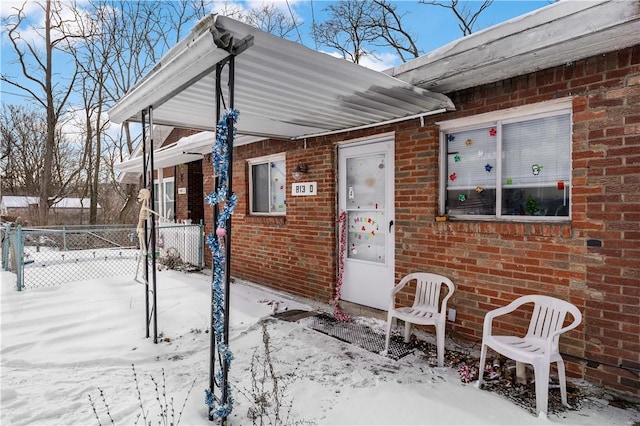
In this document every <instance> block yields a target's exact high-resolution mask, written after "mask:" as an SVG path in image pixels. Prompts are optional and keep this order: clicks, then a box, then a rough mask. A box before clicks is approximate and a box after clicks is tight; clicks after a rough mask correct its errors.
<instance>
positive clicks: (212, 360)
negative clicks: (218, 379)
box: [209, 63, 223, 421]
mask: <svg viewBox="0 0 640 426" xmlns="http://www.w3.org/2000/svg"><path fill="white" fill-rule="evenodd" d="M222 68H223V66H222V65H221V64H220V63H218V64H216V83H217V84H216V124H217V123H218V121H219V120H220V98H221V97H222V92H221V89H220V83H219V82H220V76H221V75H222ZM216 137H217V135H216ZM213 173H214V176H213V191H217V190H218V176H216V175H215V166H214V171H213ZM219 213H220V212H219V207H218V204H214V206H213V224H212V228H213V230H214V234H213V235H214V236H213V238H216V237H215V229H216V227H217V226H218V215H219ZM214 262H215V259H214V258H213V253H212V256H211V316H210V318H211V329H210V330H209V334H210V343H209V389H210V390H211V392H212V393H214V391H215V385H216V384H215V370H216V339H215V328H214V326H213V305H214V303H215V302H214V290H213V280H215V273H216V272H215V263H214ZM212 420H213V415H212V414H211V413H209V421H212Z"/></svg>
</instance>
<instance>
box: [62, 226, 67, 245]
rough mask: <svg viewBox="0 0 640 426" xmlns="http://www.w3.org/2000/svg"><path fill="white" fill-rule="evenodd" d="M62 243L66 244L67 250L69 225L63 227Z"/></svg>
mask: <svg viewBox="0 0 640 426" xmlns="http://www.w3.org/2000/svg"><path fill="white" fill-rule="evenodd" d="M62 245H63V246H64V251H67V227H66V226H63V227H62Z"/></svg>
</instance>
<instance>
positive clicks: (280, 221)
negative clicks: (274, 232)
mask: <svg viewBox="0 0 640 426" xmlns="http://www.w3.org/2000/svg"><path fill="white" fill-rule="evenodd" d="M244 223H249V224H256V225H286V224H287V217H286V216H245V217H244Z"/></svg>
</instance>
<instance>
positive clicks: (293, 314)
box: [272, 309, 317, 322]
mask: <svg viewBox="0 0 640 426" xmlns="http://www.w3.org/2000/svg"><path fill="white" fill-rule="evenodd" d="M316 314H317V312H314V311H304V310H302V309H290V310H287V311H282V312H277V313H275V314H273V315H272V317H274V318H278V319H281V320H284V321H289V322H296V321H300V320H301V319H304V318H308V317H312V316H314V315H316Z"/></svg>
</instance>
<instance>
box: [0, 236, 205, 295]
mask: <svg viewBox="0 0 640 426" xmlns="http://www.w3.org/2000/svg"><path fill="white" fill-rule="evenodd" d="M0 236H2V268H3V269H4V270H10V271H12V272H14V273H15V274H16V275H17V290H18V291H21V290H23V289H27V288H37V287H48V286H55V285H59V284H64V283H70V282H76V281H85V280H91V279H97V278H106V277H113V276H126V275H130V276H131V278H132V279H134V278H141V277H143V275H144V264H143V263H142V262H143V258H144V255H142V254H141V251H140V246H139V243H138V237H137V234H136V227H135V226H134V225H125V226H123V225H119V226H105V225H101V226H64V227H61V228H60V227H57V228H52V227H43V228H22V227H20V226H17V227H11V226H7V227H4V228H0ZM203 240H204V238H203V226H202V225H167V224H162V225H158V226H157V227H156V252H155V256H156V264H157V266H158V267H160V268H167V269H176V270H182V271H195V270H200V269H202V268H203V266H204V264H203ZM152 255H153V253H149V254H148V255H147V257H146V258H147V260H148V261H149V260H150V259H151V256H152Z"/></svg>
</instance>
